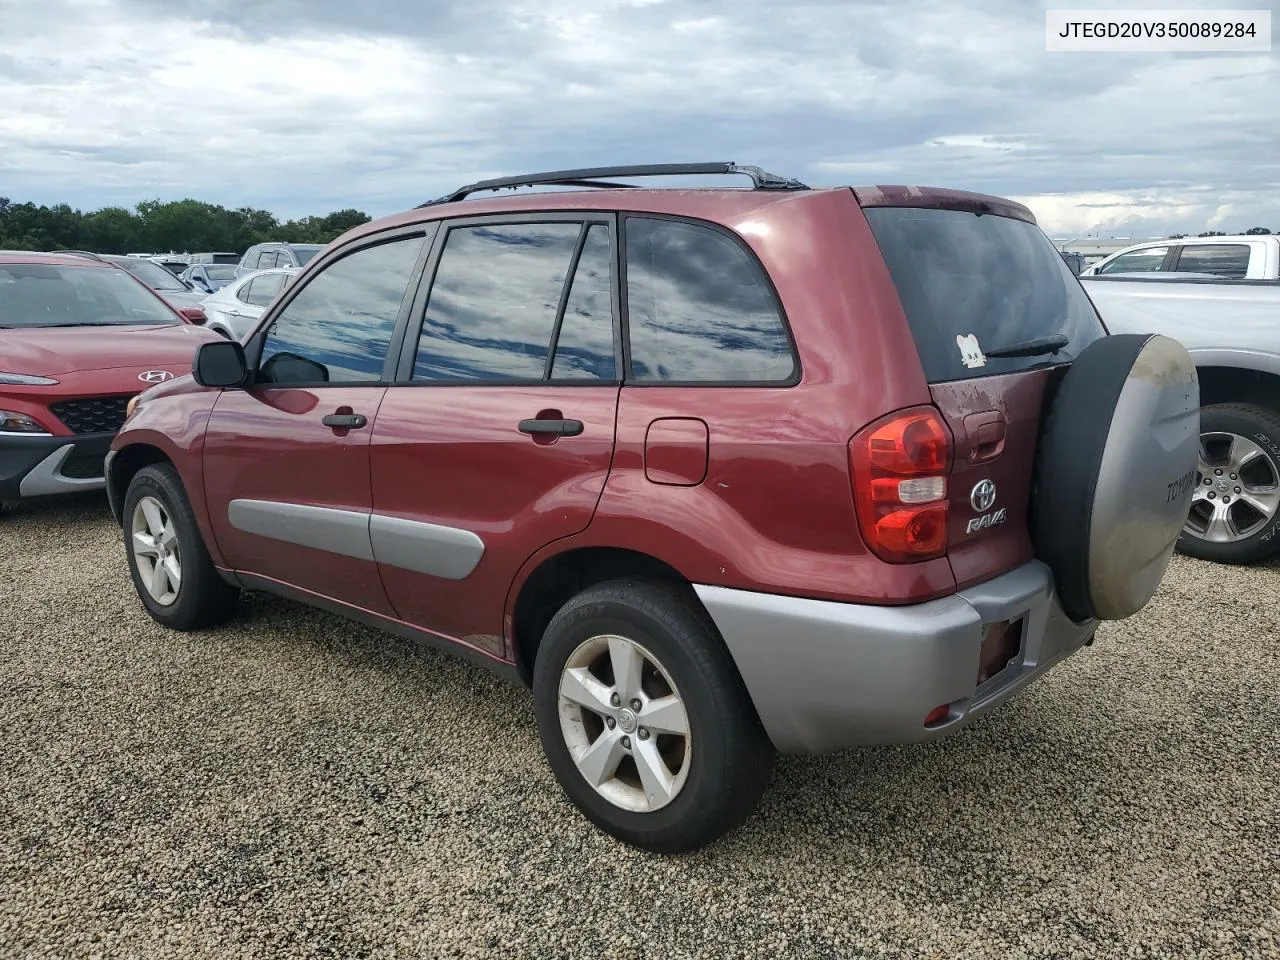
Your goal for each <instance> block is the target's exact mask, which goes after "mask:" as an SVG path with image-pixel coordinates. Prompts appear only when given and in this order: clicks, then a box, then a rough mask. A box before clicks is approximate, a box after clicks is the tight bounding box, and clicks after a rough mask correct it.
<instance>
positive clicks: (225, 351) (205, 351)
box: [191, 340, 249, 389]
mask: <svg viewBox="0 0 1280 960" xmlns="http://www.w3.org/2000/svg"><path fill="white" fill-rule="evenodd" d="M191 375H192V376H193V377H194V378H195V381H196V383H198V384H200V386H202V387H220V388H222V389H228V388H230V387H241V386H244V383H245V381H246V380H248V379H249V362H248V361H247V360H246V359H245V356H244V347H243V346H241V345H240V343H239V342H238V341H236V340H216V341H214V342H213V343H202V344H200V346H199V347H198V348H197V349H196V356H195V362H194V363H192V364H191Z"/></svg>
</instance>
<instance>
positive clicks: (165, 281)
mask: <svg viewBox="0 0 1280 960" xmlns="http://www.w3.org/2000/svg"><path fill="white" fill-rule="evenodd" d="M110 260H111V262H112V263H114V264H116V265H117V266H121V267H124V268H125V269H126V270H128V271H129V272H130V273H132V274H133V275H134V276H135V277H137V278H138V279H139V280H141V281H142V282H143V283H145V284H146V285H147V286H148V287H150V288H151V289H152V290H171V291H173V292H174V293H180V292H185V291H186V289H187V288H186V286H185V285H184V284H183V282H182V281H181V280H179V279H178V278H177V277H176V276H174V275H173V274H172V273H170V272H169V271H168V270H166V269H165V268H164V267H162V266H160V264H158V263H152V262H151V261H150V260H143V259H141V258H140V257H111V258H110Z"/></svg>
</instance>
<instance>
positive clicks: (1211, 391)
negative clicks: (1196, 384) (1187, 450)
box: [1196, 367, 1280, 412]
mask: <svg viewBox="0 0 1280 960" xmlns="http://www.w3.org/2000/svg"><path fill="white" fill-rule="evenodd" d="M1196 373H1197V374H1198V375H1199V377H1200V406H1202V407H1211V406H1213V405H1215V404H1218V403H1252V404H1255V405H1257V406H1259V407H1266V408H1267V409H1268V410H1273V411H1276V412H1280V376H1276V375H1275V374H1274V373H1263V372H1262V371H1260V370H1244V369H1241V368H1239V367H1200V368H1199V369H1198V370H1197V371H1196Z"/></svg>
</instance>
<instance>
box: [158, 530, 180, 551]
mask: <svg viewBox="0 0 1280 960" xmlns="http://www.w3.org/2000/svg"><path fill="white" fill-rule="evenodd" d="M177 540H178V534H177V532H176V531H175V530H174V528H173V524H169V525H167V526H166V527H165V528H164V532H163V533H161V534H160V545H161V546H162V547H164V548H165V549H166V550H172V549H173V548H174V545H175V544H176V543H177Z"/></svg>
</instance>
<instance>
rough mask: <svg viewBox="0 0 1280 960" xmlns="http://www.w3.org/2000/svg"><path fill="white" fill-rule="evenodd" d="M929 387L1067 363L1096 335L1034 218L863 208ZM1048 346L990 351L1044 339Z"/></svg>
mask: <svg viewBox="0 0 1280 960" xmlns="http://www.w3.org/2000/svg"><path fill="white" fill-rule="evenodd" d="M863 212H864V213H865V214H866V217H867V222H868V223H869V224H870V225H871V232H872V233H873V234H874V235H875V238H876V242H877V243H878V244H879V245H880V250H881V252H882V253H883V254H884V260H885V263H886V265H887V266H888V267H889V273H890V275H891V276H892V277H893V283H894V286H896V287H897V289H898V297H899V299H900V300H901V301H902V309H903V310H904V311H905V312H906V314H907V322H908V323H909V324H910V325H911V334H912V337H913V338H914V339H915V342H916V349H917V350H918V351H919V353H920V362H921V364H922V365H923V366H924V372H925V376H926V377H927V378H928V380H929V382H930V383H942V382H945V381H947V380H968V379H971V378H974V377H984V376H999V375H1000V374H1006V373H1015V372H1017V371H1019V370H1026V369H1029V368H1031V367H1038V366H1043V365H1044V364H1045V363H1046V362H1050V363H1065V362H1068V361H1071V360H1074V359H1075V358H1076V357H1078V356H1079V355H1080V352H1081V351H1082V350H1084V348H1085V347H1087V346H1088V345H1089V344H1090V343H1092V342H1093V341H1094V340H1096V339H1098V338H1099V337H1101V336H1103V335H1104V330H1103V328H1102V322H1101V321H1100V320H1099V319H1098V315H1097V313H1096V312H1095V311H1094V309H1093V304H1092V303H1090V302H1089V298H1088V297H1087V296H1086V295H1085V292H1084V290H1083V289H1081V287H1080V281H1079V280H1077V279H1076V278H1075V275H1074V274H1072V272H1071V268H1070V267H1068V266H1067V264H1066V262H1065V261H1064V260H1063V259H1062V256H1061V254H1059V253H1058V250H1057V249H1056V248H1055V247H1054V246H1053V244H1052V243H1051V242H1050V241H1049V238H1048V237H1046V236H1045V235H1044V233H1043V232H1042V231H1041V230H1040V228H1039V227H1037V226H1036V225H1035V224H1033V223H1027V222H1026V221H1024V220H1014V219H1011V218H1009V217H1001V216H996V215H994V214H986V215H982V214H975V213H969V212H967V211H962V210H933V209H917V208H905V207H872V208H869V209H866V210H864V211H863ZM1054 336H1059V337H1065V338H1066V340H1067V344H1066V346H1064V347H1062V348H1061V349H1060V350H1058V351H1057V352H1053V353H1047V352H1041V353H1037V354H1033V355H1030V356H1018V357H1008V356H1006V357H992V356H986V355H985V353H986V351H998V350H1001V349H1007V348H1009V347H1014V346H1017V345H1020V344H1027V343H1029V342H1031V341H1038V340H1042V339H1043V338H1045V337H1054Z"/></svg>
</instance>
